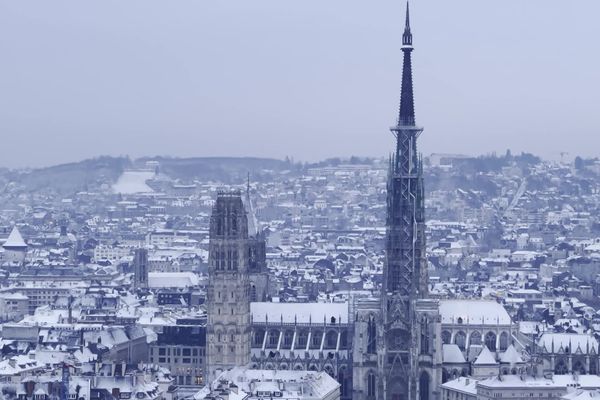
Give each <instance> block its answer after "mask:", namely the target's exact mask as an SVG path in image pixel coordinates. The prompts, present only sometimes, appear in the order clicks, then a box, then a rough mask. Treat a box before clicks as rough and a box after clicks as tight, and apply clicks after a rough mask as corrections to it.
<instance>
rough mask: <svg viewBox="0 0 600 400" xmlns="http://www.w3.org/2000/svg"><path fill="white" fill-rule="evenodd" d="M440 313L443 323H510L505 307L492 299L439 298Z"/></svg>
mask: <svg viewBox="0 0 600 400" xmlns="http://www.w3.org/2000/svg"><path fill="white" fill-rule="evenodd" d="M440 315H441V317H442V323H444V324H465V325H466V324H469V325H510V324H511V319H510V316H509V315H508V313H507V312H506V309H504V307H503V306H502V304H499V303H496V302H495V301H492V300H441V301H440Z"/></svg>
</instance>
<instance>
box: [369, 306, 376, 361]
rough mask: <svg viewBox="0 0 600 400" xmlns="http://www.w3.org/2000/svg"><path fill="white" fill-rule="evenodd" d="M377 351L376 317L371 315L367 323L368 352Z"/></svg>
mask: <svg viewBox="0 0 600 400" xmlns="http://www.w3.org/2000/svg"><path fill="white" fill-rule="evenodd" d="M376 352H377V326H376V325H375V318H373V316H372V315H371V316H369V322H368V324H367V353H368V354H375V353H376Z"/></svg>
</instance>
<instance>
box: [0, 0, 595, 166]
mask: <svg viewBox="0 0 600 400" xmlns="http://www.w3.org/2000/svg"><path fill="white" fill-rule="evenodd" d="M411 17H412V21H411V22H412V27H413V35H414V45H415V52H414V53H413V55H414V63H413V66H414V80H415V93H416V95H415V96H416V116H417V122H418V124H419V125H422V126H424V127H425V131H424V133H423V134H422V136H421V139H420V146H419V147H420V151H422V152H423V153H424V154H430V153H432V152H448V153H465V154H480V153H488V152H491V151H497V152H504V151H505V150H506V149H507V148H511V149H512V150H513V152H514V151H528V152H533V153H536V154H541V155H543V156H545V157H551V158H559V157H560V155H559V154H560V152H561V151H566V152H569V153H570V157H573V156H574V155H576V154H582V155H588V156H592V155H593V156H598V155H600V44H599V42H600V23H599V18H600V1H598V0H576V1H564V0H561V1H558V0H527V1H524V0H502V1H500V0H497V1H492V0H486V1H482V0H452V1H447V0H413V1H412V3H411ZM403 25H404V3H403V2H402V1H397V0H393V1H392V0H377V1H365V0H252V1H250V0H177V1H168V0H162V1H156V0H95V1H80V0H72V1H63V0H52V1H48V0H27V1H25V0H0V139H1V142H0V157H1V159H0V165H2V166H10V167H17V166H43V165H50V164H55V163H61V162H69V161H75V160H79V159H82V158H87V157H93V156H97V155H104V154H110V155H123V154H129V155H131V156H132V157H138V156H142V155H172V156H267V157H277V158H283V157H285V156H286V155H289V156H291V157H294V158H295V159H298V160H317V159H321V158H324V157H330V156H349V155H363V156H383V155H386V154H388V153H389V151H391V150H392V148H393V138H392V136H391V134H390V132H389V130H388V128H389V127H390V126H391V125H392V124H393V123H394V122H395V119H396V114H397V109H398V102H399V93H400V82H401V64H402V54H401V51H400V42H401V34H402V29H403Z"/></svg>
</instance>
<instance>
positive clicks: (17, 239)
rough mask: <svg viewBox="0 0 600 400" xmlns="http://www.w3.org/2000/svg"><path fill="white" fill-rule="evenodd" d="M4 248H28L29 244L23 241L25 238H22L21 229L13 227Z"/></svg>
mask: <svg viewBox="0 0 600 400" xmlns="http://www.w3.org/2000/svg"><path fill="white" fill-rule="evenodd" d="M2 247H4V248H5V249H6V248H13V249H14V248H25V247H27V243H25V240H23V236H21V232H19V228H17V227H16V226H14V227H13V229H12V231H11V232H10V235H8V238H7V239H6V242H4V244H3V245H2Z"/></svg>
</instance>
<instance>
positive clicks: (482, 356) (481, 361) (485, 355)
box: [473, 346, 497, 365]
mask: <svg viewBox="0 0 600 400" xmlns="http://www.w3.org/2000/svg"><path fill="white" fill-rule="evenodd" d="M473 364H474V365H495V364H497V363H496V359H495V358H494V355H493V354H492V352H491V351H490V349H488V348H487V346H483V350H481V353H479V356H477V359H476V360H475V362H474V363H473Z"/></svg>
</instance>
